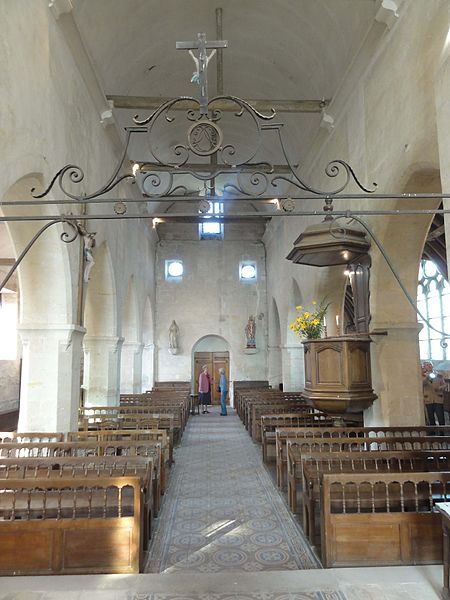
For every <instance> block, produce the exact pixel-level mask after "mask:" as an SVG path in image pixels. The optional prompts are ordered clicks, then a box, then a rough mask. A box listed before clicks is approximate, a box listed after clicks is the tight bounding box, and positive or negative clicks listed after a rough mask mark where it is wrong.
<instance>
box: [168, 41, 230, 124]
mask: <svg viewBox="0 0 450 600" xmlns="http://www.w3.org/2000/svg"><path fill="white" fill-rule="evenodd" d="M227 47H228V42H227V41H226V40H215V41H212V42H207V41H206V33H198V34H197V41H194V42H177V43H176V49H177V50H189V53H190V55H191V56H192V58H193V59H194V62H195V65H196V67H197V74H198V84H199V86H200V114H202V115H207V114H208V77H207V69H208V63H209V61H210V60H211V58H212V57H213V56H214V54H215V53H216V50H217V49H219V48H227ZM209 48H211V49H212V50H213V51H212V52H211V54H210V55H209V56H208V53H207V50H208V49H209ZM192 50H198V57H196V56H195V55H194V53H193V52H192Z"/></svg>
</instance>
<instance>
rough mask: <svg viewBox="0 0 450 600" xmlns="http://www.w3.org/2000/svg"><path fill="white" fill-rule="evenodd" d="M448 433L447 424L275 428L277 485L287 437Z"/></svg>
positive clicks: (280, 482)
mask: <svg viewBox="0 0 450 600" xmlns="http://www.w3.org/2000/svg"><path fill="white" fill-rule="evenodd" d="M428 435H429V436H434V435H437V436H442V435H450V427H447V426H435V427H427V426H417V427H413V426H410V427H300V428H298V427H292V428H290V427H283V428H276V429H275V453H276V462H277V467H276V469H277V471H276V472H277V485H278V487H280V488H283V487H284V485H285V474H286V465H287V454H286V441H287V439H304V438H330V437H342V438H344V437H364V436H367V437H370V436H374V437H381V438H384V437H414V436H417V437H421V436H428Z"/></svg>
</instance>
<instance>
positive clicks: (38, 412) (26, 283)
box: [1, 172, 84, 431]
mask: <svg viewBox="0 0 450 600" xmlns="http://www.w3.org/2000/svg"><path fill="white" fill-rule="evenodd" d="M42 181H43V178H42V175H41V174H40V173H36V172H30V173H28V174H27V175H24V176H22V177H20V178H19V179H18V180H17V181H15V182H14V183H13V184H12V185H11V186H10V187H9V188H8V189H7V190H6V192H5V194H4V195H3V198H2V201H3V202H16V201H19V200H23V199H27V198H30V197H31V188H33V187H36V188H38V189H42ZM49 210H50V209H47V208H45V207H44V206H43V205H40V204H39V202H38V201H36V203H35V204H34V203H33V204H31V205H29V206H4V205H3V206H2V207H1V214H2V215H5V216H10V215H15V216H16V215H17V216H36V217H45V215H46V214H49ZM51 213H52V214H54V213H55V208H54V207H52V209H51ZM46 224H47V222H46V221H45V220H37V221H21V222H14V221H11V222H9V223H8V225H7V226H6V229H7V231H8V235H9V236H10V238H11V242H12V246H13V248H14V255H15V257H17V256H19V254H20V253H21V252H22V251H23V250H24V249H25V247H26V246H27V244H28V243H29V242H30V241H31V239H32V238H33V236H34V235H35V234H37V233H38V232H39V230H40V229H42V227H43V226H44V225H46ZM65 229H67V231H69V230H68V228H67V226H64V225H62V224H56V225H52V226H50V227H49V228H48V229H47V230H46V231H44V232H43V233H42V235H41V236H40V237H39V238H38V239H37V241H36V242H35V243H34V245H33V246H32V247H31V248H30V250H29V251H28V253H27V254H26V255H25V257H24V259H23V261H22V263H21V265H20V267H19V269H18V286H19V290H20V326H19V333H20V338H21V341H22V377H21V392H20V412H19V423H18V429H19V430H22V431H24V430H26V431H36V430H38V431H49V430H50V431H68V430H71V429H73V428H74V427H76V426H77V411H78V403H79V395H80V385H79V381H80V369H81V341H82V337H83V332H84V331H83V329H82V328H81V326H80V325H79V323H77V322H76V320H77V314H78V312H79V311H78V302H77V298H78V293H77V292H78V257H79V252H78V251H79V243H77V241H74V242H73V243H71V244H66V243H64V242H63V241H62V240H61V237H60V236H61V234H62V233H63V232H64V230H65ZM70 233H72V230H70ZM49 373H51V376H49Z"/></svg>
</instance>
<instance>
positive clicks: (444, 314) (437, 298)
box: [417, 260, 450, 360]
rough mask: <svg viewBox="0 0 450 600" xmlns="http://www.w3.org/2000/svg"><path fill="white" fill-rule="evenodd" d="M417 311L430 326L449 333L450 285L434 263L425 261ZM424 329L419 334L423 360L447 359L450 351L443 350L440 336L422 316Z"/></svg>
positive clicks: (418, 293) (420, 272)
mask: <svg viewBox="0 0 450 600" xmlns="http://www.w3.org/2000/svg"><path fill="white" fill-rule="evenodd" d="M417 308H418V309H419V310H420V312H421V313H422V314H423V315H424V317H426V318H427V319H428V320H429V322H430V324H431V325H433V327H436V329H439V330H440V331H446V332H447V331H450V285H449V283H448V281H447V280H446V279H445V277H443V275H441V273H440V272H439V270H438V268H437V267H436V265H435V264H434V262H432V261H431V260H422V262H421V263H420V270H419V285H418V289H417ZM418 321H419V323H423V329H422V330H421V331H420V333H419V344H420V358H421V360H425V359H429V360H448V359H450V348H442V346H441V337H442V336H441V335H440V334H439V333H438V332H437V331H434V330H433V329H430V327H428V326H427V325H426V323H424V322H423V321H422V320H421V319H420V317H418Z"/></svg>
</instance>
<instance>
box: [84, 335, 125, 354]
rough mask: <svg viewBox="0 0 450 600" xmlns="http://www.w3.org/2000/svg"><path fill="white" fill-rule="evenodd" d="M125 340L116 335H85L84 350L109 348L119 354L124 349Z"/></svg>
mask: <svg viewBox="0 0 450 600" xmlns="http://www.w3.org/2000/svg"><path fill="white" fill-rule="evenodd" d="M123 341H124V338H123V337H118V336H116V335H85V336H84V340H83V345H84V348H85V349H87V348H95V347H103V348H105V347H107V348H109V349H110V350H112V351H113V352H117V351H118V350H120V348H121V347H122V344H123Z"/></svg>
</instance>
